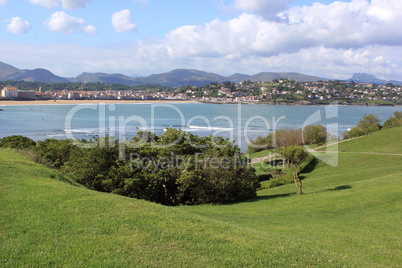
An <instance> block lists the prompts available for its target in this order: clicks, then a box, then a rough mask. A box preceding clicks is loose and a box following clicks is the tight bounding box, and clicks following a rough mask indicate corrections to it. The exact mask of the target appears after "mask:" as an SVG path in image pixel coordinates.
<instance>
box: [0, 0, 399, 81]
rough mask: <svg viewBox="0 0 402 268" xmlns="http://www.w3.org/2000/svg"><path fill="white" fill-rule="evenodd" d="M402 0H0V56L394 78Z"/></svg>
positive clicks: (81, 66) (67, 69)
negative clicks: (354, 74)
mask: <svg viewBox="0 0 402 268" xmlns="http://www.w3.org/2000/svg"><path fill="white" fill-rule="evenodd" d="M401 21H402V0H349V1H346V0H344V1H332V0H193V1H190V0H113V1H111V0H0V61H1V62H4V63H7V64H11V65H13V66H14V67H17V68H19V69H34V68H45V69H48V70H50V71H51V72H53V73H54V74H56V75H59V76H62V77H75V76H77V75H79V74H81V73H83V72H105V73H122V74H125V75H141V76H147V75H150V74H155V73H163V72H167V71H170V70H173V69H177V68H185V69H197V70H202V71H207V72H214V73H218V74H221V75H227V76H229V75H232V74H234V73H241V74H249V75H253V74H256V73H259V72H300V73H304V74H309V75H315V76H319V77H322V78H331V79H348V78H350V77H351V76H352V75H353V73H369V74H373V75H376V76H377V77H379V78H382V79H387V80H390V79H394V80H402V27H400V25H401Z"/></svg>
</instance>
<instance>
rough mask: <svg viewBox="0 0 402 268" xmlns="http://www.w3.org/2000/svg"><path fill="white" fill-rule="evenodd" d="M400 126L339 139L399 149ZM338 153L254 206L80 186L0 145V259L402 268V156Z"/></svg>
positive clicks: (19, 263) (262, 195) (12, 262)
mask: <svg viewBox="0 0 402 268" xmlns="http://www.w3.org/2000/svg"><path fill="white" fill-rule="evenodd" d="M393 131H394V132H393ZM393 131H391V130H390V131H380V132H378V134H377V133H375V134H373V135H372V136H368V137H364V138H361V139H357V140H353V141H350V142H347V143H349V144H347V143H346V142H345V143H344V145H343V144H342V146H345V148H356V149H359V148H363V147H364V148H367V144H366V143H367V139H373V140H374V141H377V142H383V143H384V146H383V147H381V148H382V150H383V152H388V150H389V152H392V153H402V152H401V150H402V147H401V146H399V145H398V146H390V145H387V144H389V140H390V137H394V138H393V141H394V142H395V136H399V137H400V134H401V133H402V129H401V128H399V129H396V130H393ZM376 135H377V136H376ZM396 142H398V141H396ZM395 147H398V148H397V149H396V148H395ZM340 148H342V147H341V144H340ZM359 151H361V150H360V149H359ZM365 152H367V149H366V150H365ZM332 155H333V154H332ZM338 157H339V159H338V166H336V167H332V166H329V165H326V164H325V163H324V162H317V164H316V166H315V169H314V170H312V171H310V172H309V173H304V174H301V175H302V176H303V177H304V180H303V187H304V188H303V190H304V192H305V193H306V194H305V195H297V194H296V192H297V189H296V187H295V186H294V185H285V186H281V187H277V188H272V189H266V190H262V191H259V192H258V197H257V198H255V199H254V200H250V201H248V202H242V203H236V204H230V205H201V206H179V207H165V206H162V205H158V204H153V203H149V202H146V201H142V200H136V199H130V198H126V197H121V196H117V195H113V194H105V193H99V192H94V191H90V190H87V189H85V188H83V187H80V186H76V185H72V184H71V183H68V180H67V179H65V178H63V176H61V175H60V174H59V173H58V172H57V171H55V170H51V169H48V168H46V167H43V166H40V165H39V164H36V163H34V162H33V161H32V160H31V159H30V158H29V157H27V156H22V155H21V154H19V153H18V152H15V151H13V150H7V149H0V214H1V215H0V266H2V267H3V266H4V267H24V266H66V267H82V266H143V267H145V266H162V267H167V266H169V267H172V266H174V267H180V266H194V267H222V266H229V267H233V266H234V267H244V266H253V267H268V266H281V267H289V266H309V267H318V266H328V267H398V266H399V265H400V263H402V259H401V255H402V254H401V253H402V252H401V245H402V241H401V235H402V232H401V229H400V223H401V221H402V217H401V214H400V211H401V191H400V189H401V177H402V156H398V155H373V154H352V153H340V154H339V155H338Z"/></svg>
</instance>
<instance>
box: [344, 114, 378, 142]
mask: <svg viewBox="0 0 402 268" xmlns="http://www.w3.org/2000/svg"><path fill="white" fill-rule="evenodd" d="M380 122H381V120H380V119H379V118H378V116H376V115H372V114H368V115H367V114H365V115H363V117H362V119H360V120H359V122H358V123H357V125H356V126H355V127H353V128H352V129H350V130H349V131H347V132H344V133H343V138H344V139H350V138H355V137H360V136H363V135H368V134H370V133H372V132H374V131H377V130H380V129H381V125H380Z"/></svg>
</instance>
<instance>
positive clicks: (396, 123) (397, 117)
mask: <svg viewBox="0 0 402 268" xmlns="http://www.w3.org/2000/svg"><path fill="white" fill-rule="evenodd" d="M400 126H402V111H400V112H398V111H396V112H394V116H391V117H390V118H389V119H388V120H387V121H385V122H384V125H383V128H392V127H400Z"/></svg>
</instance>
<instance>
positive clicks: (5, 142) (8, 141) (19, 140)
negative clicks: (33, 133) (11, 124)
mask: <svg viewBox="0 0 402 268" xmlns="http://www.w3.org/2000/svg"><path fill="white" fill-rule="evenodd" d="M35 146H36V142H35V141H34V140H32V139H30V138H27V137H24V136H21V135H14V136H9V137H5V138H2V139H1V140H0V147H4V148H14V149H19V150H26V149H32V148H34V147H35Z"/></svg>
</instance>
